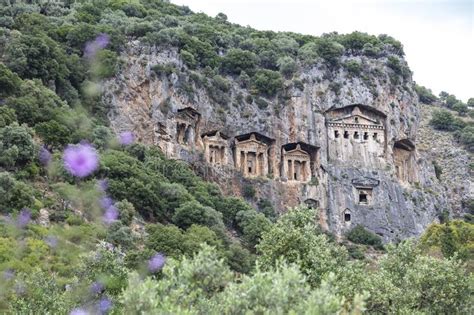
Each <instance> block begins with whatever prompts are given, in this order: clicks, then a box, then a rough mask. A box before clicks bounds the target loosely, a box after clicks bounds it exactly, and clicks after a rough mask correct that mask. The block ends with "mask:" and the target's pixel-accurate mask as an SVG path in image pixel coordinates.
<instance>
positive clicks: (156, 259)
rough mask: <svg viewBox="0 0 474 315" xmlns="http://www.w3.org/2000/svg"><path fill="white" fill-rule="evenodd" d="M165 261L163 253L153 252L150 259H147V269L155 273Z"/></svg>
mask: <svg viewBox="0 0 474 315" xmlns="http://www.w3.org/2000/svg"><path fill="white" fill-rule="evenodd" d="M165 263H166V257H165V255H163V254H161V253H158V254H155V255H154V256H153V257H151V259H150V260H149V261H148V270H149V271H150V272H152V273H155V272H157V271H160V270H161V268H163V266H164V265H165Z"/></svg>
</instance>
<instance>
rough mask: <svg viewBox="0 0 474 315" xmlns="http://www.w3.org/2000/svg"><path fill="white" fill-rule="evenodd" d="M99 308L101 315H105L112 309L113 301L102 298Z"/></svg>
mask: <svg viewBox="0 0 474 315" xmlns="http://www.w3.org/2000/svg"><path fill="white" fill-rule="evenodd" d="M97 308H98V309H99V312H100V314H105V313H107V312H108V311H109V310H110V309H111V308H112V301H111V300H109V299H108V298H102V299H101V300H100V301H99V303H98V305H97Z"/></svg>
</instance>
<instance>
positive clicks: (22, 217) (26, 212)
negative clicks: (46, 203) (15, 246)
mask: <svg viewBox="0 0 474 315" xmlns="http://www.w3.org/2000/svg"><path fill="white" fill-rule="evenodd" d="M30 221H31V211H30V209H28V208H23V209H21V211H20V213H19V214H18V216H17V218H16V223H17V225H18V227H20V228H23V227H25V226H27V225H28V223H30Z"/></svg>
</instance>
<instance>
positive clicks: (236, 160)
mask: <svg viewBox="0 0 474 315" xmlns="http://www.w3.org/2000/svg"><path fill="white" fill-rule="evenodd" d="M241 162H242V161H240V150H239V147H238V146H237V144H236V145H235V149H234V167H235V168H236V169H240V163H241Z"/></svg>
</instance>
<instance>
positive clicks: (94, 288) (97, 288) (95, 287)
mask: <svg viewBox="0 0 474 315" xmlns="http://www.w3.org/2000/svg"><path fill="white" fill-rule="evenodd" d="M90 290H91V292H92V293H94V294H99V293H101V292H102V291H104V285H103V284H102V283H100V282H98V281H95V282H93V283H92V284H91V287H90Z"/></svg>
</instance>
